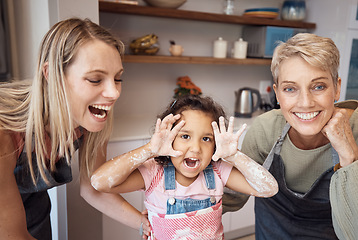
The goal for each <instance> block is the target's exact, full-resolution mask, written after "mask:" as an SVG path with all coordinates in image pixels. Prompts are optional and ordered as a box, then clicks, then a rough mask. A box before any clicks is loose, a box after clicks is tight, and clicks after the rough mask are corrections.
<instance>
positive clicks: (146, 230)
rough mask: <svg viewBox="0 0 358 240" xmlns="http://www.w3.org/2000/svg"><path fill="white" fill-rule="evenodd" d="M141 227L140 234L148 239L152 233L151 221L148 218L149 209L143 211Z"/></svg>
mask: <svg viewBox="0 0 358 240" xmlns="http://www.w3.org/2000/svg"><path fill="white" fill-rule="evenodd" d="M141 222H142V223H141V229H140V230H139V232H140V235H141V236H142V238H143V239H148V237H149V236H150V234H151V231H152V229H151V227H150V222H149V220H148V210H147V209H146V210H144V211H143V212H142V219H141Z"/></svg>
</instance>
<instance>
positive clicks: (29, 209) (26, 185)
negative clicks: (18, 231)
mask: <svg viewBox="0 0 358 240" xmlns="http://www.w3.org/2000/svg"><path fill="white" fill-rule="evenodd" d="M82 141H83V137H80V138H79V139H77V140H76V141H75V142H74V147H75V149H76V150H77V149H78V148H79V147H80V144H81V142H82ZM25 149H26V148H25V147H24V150H23V152H22V153H21V154H20V157H19V159H18V160H17V163H16V167H15V170H14V175H15V178H16V182H17V186H18V189H19V192H20V194H21V198H22V202H23V205H24V208H25V212H26V224H27V230H28V231H29V233H30V234H31V235H32V236H33V237H34V238H36V239H38V240H51V239H52V232H51V221H50V212H51V201H50V197H49V195H48V193H47V190H48V189H50V188H53V187H56V186H59V185H62V184H65V183H68V182H70V181H71V180H72V171H71V166H69V165H68V164H67V160H66V159H65V158H60V159H59V160H58V161H57V162H56V171H55V172H50V171H49V170H47V169H45V174H46V176H47V179H48V181H49V184H47V183H46V182H45V181H44V180H43V179H42V177H41V175H40V172H39V169H38V167H37V163H36V155H35V153H32V165H33V169H34V173H35V178H36V180H37V182H36V184H34V183H33V181H32V179H31V174H30V169H29V166H28V160H27V156H26V151H25Z"/></svg>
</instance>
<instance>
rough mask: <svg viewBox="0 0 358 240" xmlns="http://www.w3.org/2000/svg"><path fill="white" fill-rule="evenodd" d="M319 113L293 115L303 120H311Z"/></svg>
mask: <svg viewBox="0 0 358 240" xmlns="http://www.w3.org/2000/svg"><path fill="white" fill-rule="evenodd" d="M318 114H319V112H311V113H295V115H296V116H297V117H299V118H301V119H303V120H311V119H312V118H314V117H316V116H317V115H318Z"/></svg>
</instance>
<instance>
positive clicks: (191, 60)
mask: <svg viewBox="0 0 358 240" xmlns="http://www.w3.org/2000/svg"><path fill="white" fill-rule="evenodd" d="M99 10H100V11H101V12H110V13H118V14H129V15H138V16H151V17H159V18H174V19H180V20H197V21H205V22H216V23H225V24H239V25H255V26H278V27H290V28H305V29H314V28H315V27H316V24H315V23H309V22H300V21H283V20H278V19H265V18H252V17H243V16H234V15H224V14H217V13H206V12H197V11H188V10H177V9H165V8H156V7H147V6H137V5H129V4H121V3H118V2H109V1H102V0H100V1H99ZM124 62H131V63H184V64H243V65H270V63H271V60H270V59H260V58H247V59H233V58H225V59H218V58H211V57H172V56H143V55H126V56H125V57H124Z"/></svg>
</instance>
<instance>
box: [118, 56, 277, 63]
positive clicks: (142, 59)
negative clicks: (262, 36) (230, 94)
mask: <svg viewBox="0 0 358 240" xmlns="http://www.w3.org/2000/svg"><path fill="white" fill-rule="evenodd" d="M124 62H127V63H169V64H217V65H220V64H221V65H223V64H225V65H230V64H240V65H270V64H271V59H267V58H266V59H264V58H246V59H235V58H213V57H189V56H181V57H174V56H157V55H154V56H153V55H125V56H124Z"/></svg>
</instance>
